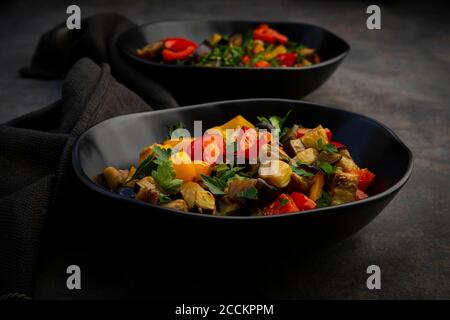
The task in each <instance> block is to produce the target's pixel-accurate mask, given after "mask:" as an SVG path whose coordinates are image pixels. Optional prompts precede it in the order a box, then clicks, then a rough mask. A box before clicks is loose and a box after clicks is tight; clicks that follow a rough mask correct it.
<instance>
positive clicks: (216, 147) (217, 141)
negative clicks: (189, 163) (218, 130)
mask: <svg viewBox="0 0 450 320" xmlns="http://www.w3.org/2000/svg"><path fill="white" fill-rule="evenodd" d="M196 150H198V151H196ZM224 150H225V142H224V141H223V138H222V137H221V136H220V135H218V134H206V135H204V136H203V137H201V138H197V139H195V140H194V141H192V142H191V148H190V150H187V151H188V154H189V155H190V157H191V159H192V160H203V161H205V162H208V163H209V164H215V163H217V162H218V160H219V158H222V159H221V160H222V161H223V157H224ZM197 153H198V155H197Z"/></svg>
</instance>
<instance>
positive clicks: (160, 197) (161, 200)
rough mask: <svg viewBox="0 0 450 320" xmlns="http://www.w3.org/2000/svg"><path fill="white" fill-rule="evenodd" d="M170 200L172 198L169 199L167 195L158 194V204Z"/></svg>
mask: <svg viewBox="0 0 450 320" xmlns="http://www.w3.org/2000/svg"><path fill="white" fill-rule="evenodd" d="M170 201H172V199H170V197H169V196H166V195H165V194H160V195H159V203H160V204H165V203H168V202H170Z"/></svg>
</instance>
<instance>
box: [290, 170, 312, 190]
mask: <svg viewBox="0 0 450 320" xmlns="http://www.w3.org/2000/svg"><path fill="white" fill-rule="evenodd" d="M311 181H312V179H311V178H309V177H305V176H300V175H298V174H296V173H295V172H294V173H292V175H291V181H290V182H289V184H288V185H287V187H286V189H287V191H288V192H289V193H292V192H301V193H304V194H307V193H308V192H309V189H310V186H311Z"/></svg>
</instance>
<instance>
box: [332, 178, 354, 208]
mask: <svg viewBox="0 0 450 320" xmlns="http://www.w3.org/2000/svg"><path fill="white" fill-rule="evenodd" d="M357 189H358V175H357V174H353V173H346V172H342V173H338V174H335V176H334V178H333V182H332V187H331V205H337V204H342V203H347V202H352V201H354V200H355V196H356V190H357Z"/></svg>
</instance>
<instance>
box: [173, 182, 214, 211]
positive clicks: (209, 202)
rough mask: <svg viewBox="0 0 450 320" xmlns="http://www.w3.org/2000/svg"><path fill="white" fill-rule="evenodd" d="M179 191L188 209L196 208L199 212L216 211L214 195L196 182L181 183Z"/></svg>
mask: <svg viewBox="0 0 450 320" xmlns="http://www.w3.org/2000/svg"><path fill="white" fill-rule="evenodd" d="M180 192H181V195H182V197H183V199H184V201H186V204H187V206H188V208H189V210H191V209H193V208H197V209H198V211H199V212H200V213H214V212H215V211H216V201H215V199H214V196H213V195H212V193H211V192H209V191H206V190H205V189H203V188H202V187H201V186H200V185H199V184H198V183H196V182H185V183H183V184H182V185H181V189H180Z"/></svg>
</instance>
